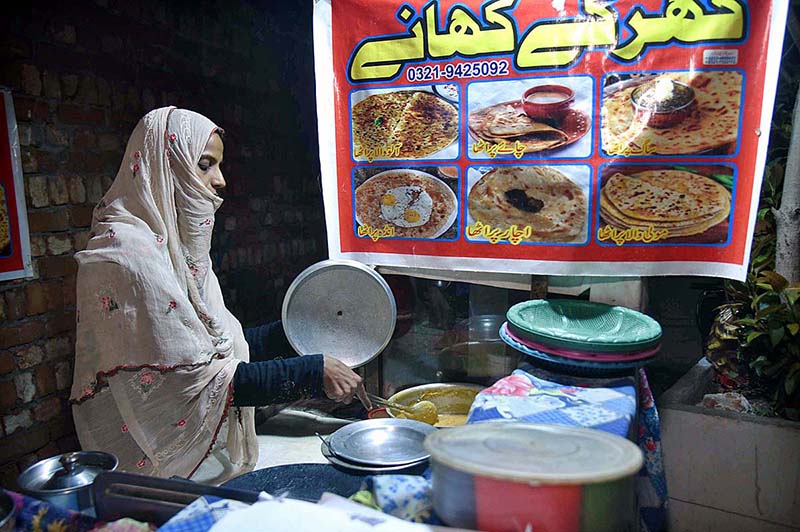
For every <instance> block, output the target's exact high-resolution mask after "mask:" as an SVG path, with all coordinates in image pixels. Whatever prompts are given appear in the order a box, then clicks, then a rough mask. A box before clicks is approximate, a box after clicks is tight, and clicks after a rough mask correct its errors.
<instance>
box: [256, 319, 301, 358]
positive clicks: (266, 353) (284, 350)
mask: <svg viewBox="0 0 800 532" xmlns="http://www.w3.org/2000/svg"><path fill="white" fill-rule="evenodd" d="M244 339H245V340H246V341H247V344H248V345H249V346H250V360H251V361H252V362H257V361H260V360H272V359H274V358H276V357H282V358H290V357H295V356H297V353H296V352H295V351H294V349H292V346H291V344H289V340H287V339H286V333H284V332H283V324H282V323H281V322H280V321H273V322H270V323H266V324H264V325H259V326H258V327H251V328H249V329H245V330H244Z"/></svg>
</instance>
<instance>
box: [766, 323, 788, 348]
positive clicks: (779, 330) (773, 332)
mask: <svg viewBox="0 0 800 532" xmlns="http://www.w3.org/2000/svg"><path fill="white" fill-rule="evenodd" d="M785 334H786V333H785V331H784V329H783V327H780V326H778V327H775V328H772V329H770V330H769V341H770V342H771V343H772V347H775V346H776V345H778V344H779V343H781V340H783V337H784V336H785Z"/></svg>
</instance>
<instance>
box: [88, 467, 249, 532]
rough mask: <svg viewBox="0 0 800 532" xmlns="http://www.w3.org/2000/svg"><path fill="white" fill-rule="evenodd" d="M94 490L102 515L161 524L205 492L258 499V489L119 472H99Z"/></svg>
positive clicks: (98, 511)
mask: <svg viewBox="0 0 800 532" xmlns="http://www.w3.org/2000/svg"><path fill="white" fill-rule="evenodd" d="M92 491H93V492H94V499H95V500H96V507H97V517H98V519H100V520H102V521H115V520H117V519H121V518H123V517H130V518H132V519H136V520H138V521H143V522H148V523H155V524H156V525H159V526H160V525H162V524H164V523H165V522H167V521H168V520H169V519H170V518H171V517H172V516H174V515H175V514H177V513H178V512H180V511H181V510H182V509H183V508H185V507H186V506H188V505H189V504H191V503H192V502H194V501H195V500H196V499H197V498H198V497H201V496H203V495H214V496H217V497H221V498H223V499H233V500H237V501H241V502H246V503H249V504H252V503H254V502H256V501H257V500H258V493H257V492H254V491H247V490H242V489H234V488H227V487H226V488H218V487H215V486H207V485H205V484H200V483H197V482H192V481H191V480H178V479H164V478H156V477H148V476H144V475H136V474H133V473H117V472H108V473H102V474H100V475H98V476H97V478H96V479H95V482H94V485H93V486H92Z"/></svg>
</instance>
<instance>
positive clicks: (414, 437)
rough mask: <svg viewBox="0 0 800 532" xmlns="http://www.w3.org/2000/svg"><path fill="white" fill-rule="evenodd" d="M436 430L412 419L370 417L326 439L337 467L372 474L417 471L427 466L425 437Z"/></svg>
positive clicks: (326, 448)
mask: <svg viewBox="0 0 800 532" xmlns="http://www.w3.org/2000/svg"><path fill="white" fill-rule="evenodd" d="M432 432H436V429H435V428H434V427H433V426H431V425H428V424H427V423H422V422H420V421H413V420H410V419H393V418H387V419H367V420H365V421H358V422H356V423H351V424H350V425H346V426H344V427H342V428H340V429H339V430H337V431H336V432H334V433H333V434H331V435H330V437H328V438H327V439H324V440H323V442H322V454H323V456H325V458H327V459H328V461H329V462H330V463H331V464H333V465H334V466H337V467H340V468H344V469H346V470H348V471H357V472H362V473H369V474H379V473H390V472H398V471H402V472H409V473H410V472H416V471H417V470H420V471H421V470H424V469H425V468H426V467H427V463H428V458H429V457H430V455H429V454H428V452H427V451H426V450H425V448H424V446H423V442H424V441H425V437H426V436H427V435H428V434H430V433H432Z"/></svg>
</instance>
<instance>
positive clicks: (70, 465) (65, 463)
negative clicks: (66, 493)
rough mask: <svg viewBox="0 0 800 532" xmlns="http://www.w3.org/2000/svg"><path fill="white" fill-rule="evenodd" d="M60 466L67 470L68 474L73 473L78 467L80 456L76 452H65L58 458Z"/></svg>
mask: <svg viewBox="0 0 800 532" xmlns="http://www.w3.org/2000/svg"><path fill="white" fill-rule="evenodd" d="M58 461H59V462H60V463H61V467H63V468H64V470H65V471H66V472H67V474H68V475H72V474H74V473H75V472H76V471H77V470H78V468H79V467H80V458H79V457H78V453H65V454H62V455H61V458H59V459H58Z"/></svg>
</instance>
